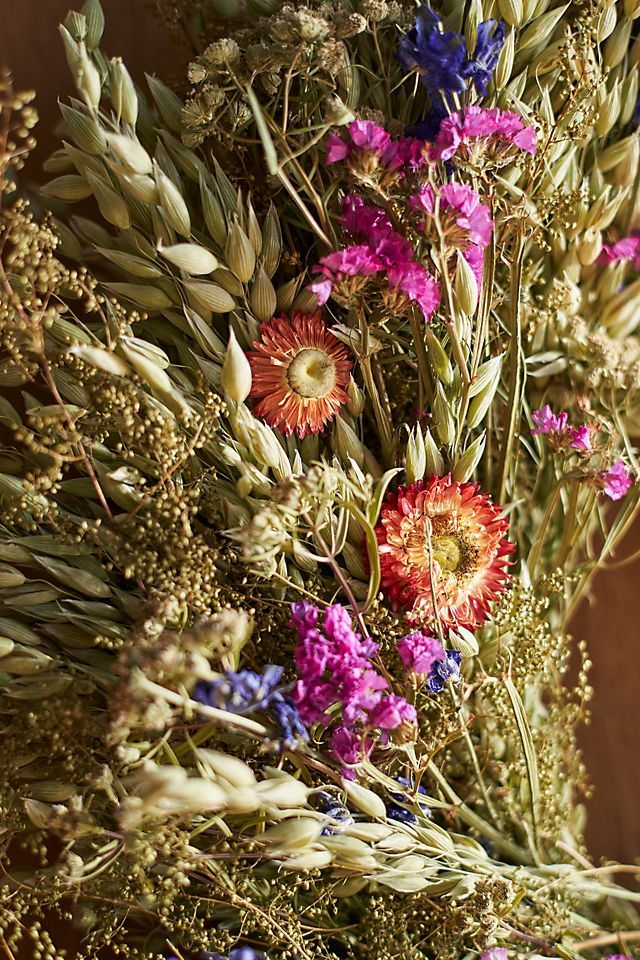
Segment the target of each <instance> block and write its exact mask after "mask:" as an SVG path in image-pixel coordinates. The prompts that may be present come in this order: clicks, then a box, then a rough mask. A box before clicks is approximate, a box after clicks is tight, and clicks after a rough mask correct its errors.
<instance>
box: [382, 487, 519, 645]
mask: <svg viewBox="0 0 640 960" xmlns="http://www.w3.org/2000/svg"><path fill="white" fill-rule="evenodd" d="M508 525H509V524H508V520H507V518H506V517H505V516H504V514H503V513H502V510H501V509H500V507H498V506H496V504H494V503H492V502H491V500H490V499H489V496H488V494H486V493H481V492H480V487H479V485H478V484H476V483H457V482H456V481H455V480H452V479H451V477H450V476H446V477H432V478H431V479H430V480H429V481H427V482H425V481H422V480H421V481H419V482H418V483H412V484H411V485H410V486H409V487H406V488H404V487H400V488H399V490H398V492H397V493H392V494H390V495H389V496H388V497H387V499H386V501H385V503H384V505H383V507H382V511H381V514H380V521H379V523H378V525H377V527H376V535H377V538H378V545H379V550H380V562H381V566H382V584H381V585H382V590H383V592H384V593H385V595H386V596H387V597H388V598H389V600H390V601H391V603H392V605H393V606H394V608H395V609H398V608H400V609H404V610H406V611H407V614H408V616H407V619H408V620H410V621H411V622H421V623H431V624H433V622H434V620H435V616H434V608H433V600H434V597H435V603H436V607H437V610H438V613H439V618H440V621H441V623H442V625H443V627H445V628H449V627H451V628H453V629H455V628H456V626H462V627H467V628H468V629H470V630H474V629H476V628H477V627H479V626H480V625H481V624H482V623H484V622H485V621H486V620H487V619H488V617H489V609H490V608H489V605H490V603H491V601H492V600H494V599H495V598H496V597H497V596H498V594H499V593H501V592H502V590H504V588H505V585H506V582H507V579H508V574H507V571H506V567H507V566H508V562H509V561H508V556H509V554H510V553H512V551H513V550H514V544H513V543H511V542H510V541H509V540H506V539H505V534H506V532H507V528H508ZM432 572H433V588H432V582H431V573H432Z"/></svg>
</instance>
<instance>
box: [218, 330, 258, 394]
mask: <svg viewBox="0 0 640 960" xmlns="http://www.w3.org/2000/svg"><path fill="white" fill-rule="evenodd" d="M220 385H221V387H222V390H223V391H224V393H225V394H226V396H228V397H230V398H231V399H232V400H233V401H234V402H235V403H244V401H245V400H246V399H247V397H248V396H249V393H250V392H251V365H250V364H249V361H248V359H247V356H246V354H245V352H244V350H243V349H242V347H241V346H240V344H239V343H238V341H237V340H236V335H235V333H234V332H233V330H230V331H229V343H228V344H227V349H226V352H225V355H224V362H223V364H222V374H221V377H220Z"/></svg>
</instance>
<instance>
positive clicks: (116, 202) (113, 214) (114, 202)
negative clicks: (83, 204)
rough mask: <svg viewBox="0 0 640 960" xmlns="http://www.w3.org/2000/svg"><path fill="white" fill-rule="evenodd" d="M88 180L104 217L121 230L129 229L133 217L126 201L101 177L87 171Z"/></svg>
mask: <svg viewBox="0 0 640 960" xmlns="http://www.w3.org/2000/svg"><path fill="white" fill-rule="evenodd" d="M87 180H88V181H89V185H90V187H91V192H92V193H93V195H94V197H95V198H96V203H97V204H98V207H99V208H100V213H101V214H102V216H103V217H104V219H105V220H107V221H108V222H109V223H112V224H113V225H114V227H118V229H119V230H128V229H129V226H130V224H131V219H130V217H129V208H128V207H127V204H126V201H125V200H123V198H122V197H121V196H120V194H119V193H116V191H115V190H114V189H113V188H112V187H109V186H107V184H106V183H105V182H104V180H102V179H101V178H100V177H96V176H94V175H93V174H91V173H87Z"/></svg>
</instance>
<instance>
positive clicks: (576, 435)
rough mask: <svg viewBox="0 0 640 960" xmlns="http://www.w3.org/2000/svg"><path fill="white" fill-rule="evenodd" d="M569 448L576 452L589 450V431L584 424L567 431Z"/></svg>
mask: <svg viewBox="0 0 640 960" xmlns="http://www.w3.org/2000/svg"><path fill="white" fill-rule="evenodd" d="M569 436H570V438H571V439H570V441H569V443H570V446H572V447H574V448H575V449H576V450H591V431H590V430H589V427H587V426H585V425H584V424H583V425H582V426H580V427H571V429H570V430H569Z"/></svg>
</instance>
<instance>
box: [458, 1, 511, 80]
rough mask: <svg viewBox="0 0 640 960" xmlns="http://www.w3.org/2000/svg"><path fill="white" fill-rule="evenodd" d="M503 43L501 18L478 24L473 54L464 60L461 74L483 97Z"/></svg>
mask: <svg viewBox="0 0 640 960" xmlns="http://www.w3.org/2000/svg"><path fill="white" fill-rule="evenodd" d="M503 45H504V23H502V21H501V20H500V21H498V20H485V21H484V22H483V23H481V24H480V25H479V27H478V35H477V39H476V45H475V49H474V51H473V56H472V57H470V58H469V59H468V60H465V62H464V64H463V66H462V75H463V76H464V77H466V78H467V79H468V80H471V82H472V83H473V84H474V86H475V88H476V90H477V92H478V93H479V94H481V95H482V96H483V97H484V96H485V94H486V92H487V86H488V85H489V82H490V80H491V77H492V75H493V71H494V70H495V68H496V67H497V65H498V58H499V56H500V51H501V50H502V47H503Z"/></svg>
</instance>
